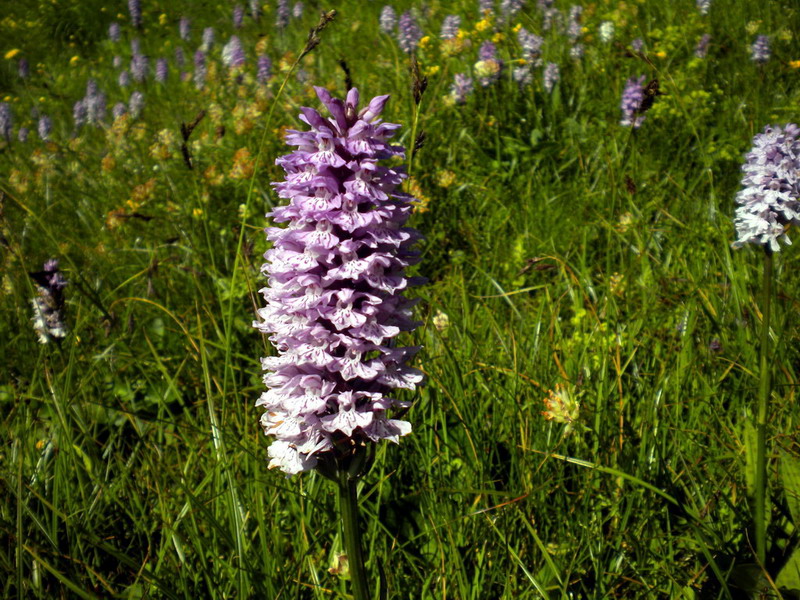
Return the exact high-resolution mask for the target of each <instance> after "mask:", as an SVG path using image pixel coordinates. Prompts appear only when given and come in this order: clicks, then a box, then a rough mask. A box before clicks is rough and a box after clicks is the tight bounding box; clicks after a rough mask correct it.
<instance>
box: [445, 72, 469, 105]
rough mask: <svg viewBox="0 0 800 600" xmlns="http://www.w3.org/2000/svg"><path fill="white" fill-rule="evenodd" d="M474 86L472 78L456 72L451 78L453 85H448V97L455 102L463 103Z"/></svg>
mask: <svg viewBox="0 0 800 600" xmlns="http://www.w3.org/2000/svg"><path fill="white" fill-rule="evenodd" d="M474 89H475V86H474V84H473V82H472V78H471V77H469V76H468V75H466V74H465V73H456V75H455V77H454V78H453V85H452V86H450V97H451V98H453V102H455V103H456V104H464V103H465V102H466V101H467V97H468V96H469V95H470V94H471V93H472V92H473V91H474Z"/></svg>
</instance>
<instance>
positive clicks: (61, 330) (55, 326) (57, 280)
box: [30, 259, 67, 344]
mask: <svg viewBox="0 0 800 600" xmlns="http://www.w3.org/2000/svg"><path fill="white" fill-rule="evenodd" d="M30 275H31V278H32V279H33V280H34V281H35V282H36V296H35V297H34V298H33V300H32V301H31V303H32V304H33V329H34V331H36V334H37V335H38V336H39V342H40V343H42V344H46V343H48V342H53V341H57V342H60V341H61V340H62V339H64V338H65V337H67V326H66V324H65V322H64V320H65V319H64V288H65V287H67V279H66V278H65V277H64V274H63V273H62V272H61V271H59V270H58V261H57V260H55V259H50V260H48V261H47V262H46V263H44V268H43V269H42V270H41V271H38V272H36V273H31V274H30Z"/></svg>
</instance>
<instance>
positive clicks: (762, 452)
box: [755, 247, 772, 567]
mask: <svg viewBox="0 0 800 600" xmlns="http://www.w3.org/2000/svg"><path fill="white" fill-rule="evenodd" d="M764 250H765V253H764V284H763V290H762V292H763V294H764V296H763V300H762V306H761V368H760V371H759V372H760V376H761V382H760V386H759V389H758V414H757V416H756V434H757V438H756V440H757V441H756V490H755V491H756V510H755V522H756V523H755V530H756V556H757V557H758V561H759V562H760V563H761V565H762V567H763V566H764V564H765V560H766V556H767V531H766V524H767V523H766V504H767V502H766V501H767V405H768V404H769V398H770V395H771V388H770V383H771V382H770V364H769V356H770V352H769V317H770V304H771V301H772V251H771V250H770V249H769V248H767V247H765V248H764Z"/></svg>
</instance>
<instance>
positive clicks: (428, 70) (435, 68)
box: [425, 65, 441, 77]
mask: <svg viewBox="0 0 800 600" xmlns="http://www.w3.org/2000/svg"><path fill="white" fill-rule="evenodd" d="M440 68H441V67H439V65H431V66H430V67H427V68H426V69H425V76H426V77H430V76H431V75H436V74H437V73H438V72H439V69H440Z"/></svg>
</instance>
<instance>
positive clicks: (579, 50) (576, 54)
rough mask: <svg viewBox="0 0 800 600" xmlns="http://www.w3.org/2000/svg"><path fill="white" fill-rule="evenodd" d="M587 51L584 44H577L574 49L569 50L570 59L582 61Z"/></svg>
mask: <svg viewBox="0 0 800 600" xmlns="http://www.w3.org/2000/svg"><path fill="white" fill-rule="evenodd" d="M585 51H586V48H584V46H583V44H580V43H579V44H575V45H574V46H572V48H570V49H569V57H570V58H571V59H572V60H580V59H582V58H583V53H584V52H585Z"/></svg>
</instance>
